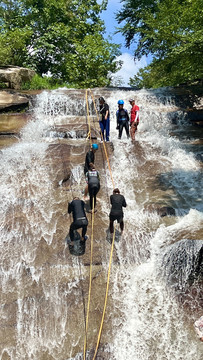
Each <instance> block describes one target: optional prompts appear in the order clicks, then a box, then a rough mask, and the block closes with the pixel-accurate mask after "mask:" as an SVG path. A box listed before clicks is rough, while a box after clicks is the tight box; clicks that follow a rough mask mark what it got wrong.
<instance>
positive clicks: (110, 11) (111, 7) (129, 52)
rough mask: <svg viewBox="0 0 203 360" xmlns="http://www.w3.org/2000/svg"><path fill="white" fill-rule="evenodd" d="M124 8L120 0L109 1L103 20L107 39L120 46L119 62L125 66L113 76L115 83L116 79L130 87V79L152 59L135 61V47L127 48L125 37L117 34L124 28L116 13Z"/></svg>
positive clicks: (145, 58) (146, 58)
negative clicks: (117, 19) (119, 22)
mask: <svg viewBox="0 0 203 360" xmlns="http://www.w3.org/2000/svg"><path fill="white" fill-rule="evenodd" d="M122 6H123V5H122V3H121V2H120V1H119V0H108V5H107V9H106V10H105V11H103V12H102V14H101V19H102V20H103V21H104V23H105V28H106V33H105V37H106V38H107V39H108V38H109V37H111V41H112V42H113V43H115V44H119V45H120V50H121V55H120V56H119V57H118V60H122V61H123V66H122V68H121V70H119V71H118V72H117V73H116V74H115V75H114V76H113V77H114V80H115V81H114V82H115V83H116V82H117V80H116V79H120V80H121V81H122V86H129V85H128V82H129V79H130V77H133V76H134V75H136V74H137V72H138V70H139V69H140V68H143V67H145V66H147V65H148V64H149V63H150V62H151V57H146V56H143V57H142V58H141V59H140V60H139V61H138V60H135V59H134V46H133V45H132V46H131V47H130V48H127V47H126V46H125V38H124V36H123V35H122V34H121V33H120V32H118V33H116V30H117V28H118V27H121V26H122V24H118V22H117V21H116V13H117V12H118V11H119V10H121V8H122Z"/></svg>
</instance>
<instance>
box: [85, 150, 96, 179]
mask: <svg viewBox="0 0 203 360" xmlns="http://www.w3.org/2000/svg"><path fill="white" fill-rule="evenodd" d="M97 150H98V145H97V144H92V146H91V148H90V150H89V151H88V152H87V154H86V157H85V166H84V174H85V176H86V173H87V172H88V170H90V167H89V165H90V163H93V164H94V154H95V153H96V151H97Z"/></svg>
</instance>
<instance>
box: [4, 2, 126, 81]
mask: <svg viewBox="0 0 203 360" xmlns="http://www.w3.org/2000/svg"><path fill="white" fill-rule="evenodd" d="M106 6H107V2H106V1H103V2H102V3H101V4H100V5H99V4H97V1H96V0H6V1H1V2H0V64H1V65H7V64H11V65H18V66H25V67H31V68H32V69H34V70H35V71H36V72H37V73H38V74H40V75H42V74H46V73H47V72H51V74H52V76H53V77H54V78H60V79H62V80H63V81H66V82H68V83H71V84H72V83H75V84H77V85H78V86H105V85H108V84H109V82H110V78H109V77H108V76H107V75H108V74H109V73H110V72H115V71H116V70H117V69H118V68H119V66H120V65H119V63H118V62H116V61H115V59H116V56H117V55H118V54H119V46H118V45H115V44H111V43H109V42H108V41H107V40H104V37H103V34H104V31H105V28H104V23H103V21H102V20H101V19H100V13H101V11H102V10H104V9H105V8H106Z"/></svg>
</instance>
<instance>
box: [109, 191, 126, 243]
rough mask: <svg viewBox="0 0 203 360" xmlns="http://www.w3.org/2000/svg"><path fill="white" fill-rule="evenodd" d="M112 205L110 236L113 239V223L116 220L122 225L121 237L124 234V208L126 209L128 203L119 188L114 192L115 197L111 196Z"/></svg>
mask: <svg viewBox="0 0 203 360" xmlns="http://www.w3.org/2000/svg"><path fill="white" fill-rule="evenodd" d="M110 203H111V205H112V207H111V211H110V214H109V219H110V224H109V227H110V234H111V238H112V237H113V232H114V226H113V223H114V221H115V220H117V222H118V223H119V224H120V229H121V235H122V234H123V230H124V222H123V216H124V214H123V207H126V206H127V204H126V201H125V198H124V196H123V195H121V194H120V191H119V189H118V188H116V189H114V190H113V195H111V196H110Z"/></svg>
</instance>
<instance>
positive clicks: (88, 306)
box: [83, 90, 115, 360]
mask: <svg viewBox="0 0 203 360" xmlns="http://www.w3.org/2000/svg"><path fill="white" fill-rule="evenodd" d="M90 92H91V90H90ZM91 96H92V100H93V103H94V106H95V110H96V114H97V119H99V116H98V112H97V109H96V105H95V101H94V97H93V94H92V92H91ZM86 104H87V118H88V124H89V133H88V136H87V139H88V138H89V139H90V141H91V126H90V119H89V107H88V98H87V90H86ZM101 136H102V140H103V147H104V151H105V155H106V160H107V163H108V167H109V172H110V176H111V181H112V184H113V188H114V187H115V186H114V181H113V175H112V171H111V166H110V162H109V158H108V154H107V150H106V145H105V142H104V139H103V134H102V133H101ZM93 230H94V199H93V209H92V233H91V254H90V277H89V293H88V304H87V316H86V324H85V341H84V352H83V356H84V357H83V358H84V360H86V348H87V331H88V322H89V309H90V299H91V286H92V257H93ZM114 241H115V227H114V233H113V240H112V245H111V253H110V259H109V269H108V276H107V284H106V294H105V302H104V308H103V314H102V319H101V324H100V329H99V334H98V338H97V345H96V348H95V353H94V357H93V360H95V358H96V355H97V351H98V348H99V343H100V339H101V333H102V328H103V323H104V316H105V312H106V305H107V298H108V290H109V281H110V272H111V263H112V257H113V249H114Z"/></svg>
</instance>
